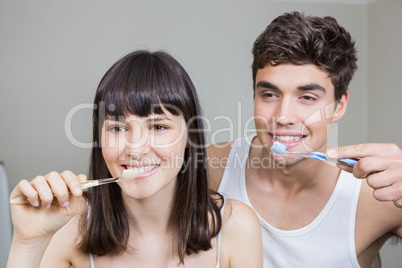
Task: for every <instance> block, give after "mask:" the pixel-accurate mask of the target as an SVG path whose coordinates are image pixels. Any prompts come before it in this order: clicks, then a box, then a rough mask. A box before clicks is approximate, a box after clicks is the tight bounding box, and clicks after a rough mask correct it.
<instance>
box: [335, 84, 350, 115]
mask: <svg viewBox="0 0 402 268" xmlns="http://www.w3.org/2000/svg"><path fill="white" fill-rule="evenodd" d="M348 100H349V90H347V91H346V92H345V94H343V95H342V97H341V99H340V100H339V101H338V104H337V105H336V108H335V112H334V116H333V117H332V123H335V122H337V121H339V119H341V118H342V117H343V115H344V114H345V113H346V107H347V106H348Z"/></svg>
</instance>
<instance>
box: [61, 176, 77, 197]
mask: <svg viewBox="0 0 402 268" xmlns="http://www.w3.org/2000/svg"><path fill="white" fill-rule="evenodd" d="M60 176H61V177H62V178H63V180H64V181H65V183H66V184H67V186H68V188H69V189H70V192H71V193H72V194H73V195H74V196H77V197H79V196H81V195H82V188H81V183H80V178H79V177H78V176H77V175H75V174H74V173H73V172H71V171H69V170H66V171H63V172H62V173H61V174H60Z"/></svg>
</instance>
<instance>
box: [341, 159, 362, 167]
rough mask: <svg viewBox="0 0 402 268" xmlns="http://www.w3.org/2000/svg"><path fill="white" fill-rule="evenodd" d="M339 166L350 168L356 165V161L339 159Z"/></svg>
mask: <svg viewBox="0 0 402 268" xmlns="http://www.w3.org/2000/svg"><path fill="white" fill-rule="evenodd" d="M338 161H339V163H338V164H340V165H345V166H351V167H353V166H354V165H356V163H357V161H358V160H354V159H350V158H339V159H338Z"/></svg>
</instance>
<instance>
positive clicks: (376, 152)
mask: <svg viewBox="0 0 402 268" xmlns="http://www.w3.org/2000/svg"><path fill="white" fill-rule="evenodd" d="M395 154H401V149H400V148H399V147H398V146H397V145H395V144H392V143H365V144H357V145H350V146H342V147H339V148H333V149H330V150H328V151H327V156H328V158H333V159H338V158H363V157H369V156H389V155H395Z"/></svg>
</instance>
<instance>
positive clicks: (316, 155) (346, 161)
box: [271, 141, 357, 167]
mask: <svg viewBox="0 0 402 268" xmlns="http://www.w3.org/2000/svg"><path fill="white" fill-rule="evenodd" d="M286 148H287V147H286V145H285V144H282V143H280V142H277V141H276V142H274V144H273V145H272V147H271V151H273V152H274V153H277V154H287V155H297V156H300V157H304V158H310V159H316V160H322V161H330V162H336V163H337V164H339V165H345V166H351V167H353V166H354V165H355V164H356V162H357V160H354V159H351V158H340V159H338V160H334V159H328V158H327V155H326V154H325V153H321V152H305V153H303V152H288V151H286Z"/></svg>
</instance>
